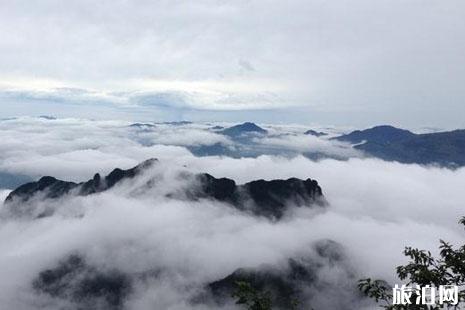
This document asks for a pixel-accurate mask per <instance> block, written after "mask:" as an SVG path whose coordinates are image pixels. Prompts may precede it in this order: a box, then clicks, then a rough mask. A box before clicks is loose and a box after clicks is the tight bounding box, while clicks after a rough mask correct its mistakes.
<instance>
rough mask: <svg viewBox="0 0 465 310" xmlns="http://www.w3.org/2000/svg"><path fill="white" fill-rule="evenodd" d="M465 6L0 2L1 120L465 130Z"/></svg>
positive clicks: (416, 0) (417, 2) (361, 0)
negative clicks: (47, 117) (29, 117)
mask: <svg viewBox="0 0 465 310" xmlns="http://www.w3.org/2000/svg"><path fill="white" fill-rule="evenodd" d="M464 84H465V1H463V0H456V1H431V0H402V1H401V0H379V1H378V0H350V1H344V0H340V1H323V0H321V1H320V0H307V1H271V0H270V1H264V0H262V1H241V0H235V1H203V0H200V1H172V0H171V1H143V0H141V1H122V0H111V1H90V0H89V1H88V0H81V1H59V0H42V1H28V0H15V1H6V0H0V115H1V116H2V117H6V116H13V115H24V114H33V115H35V114H54V115H57V116H85V117H92V118H125V119H128V118H132V119H153V120H167V119H191V120H197V121H211V120H228V121H242V120H253V121H259V122H298V123H322V124H341V125H354V126H368V125H373V124H379V123H391V124H395V125H401V126H404V127H418V126H439V127H443V128H453V127H465V120H464V117H463V115H465V104H464V100H465V87H464V86H463V85H464Z"/></svg>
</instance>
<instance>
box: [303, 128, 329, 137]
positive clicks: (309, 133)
mask: <svg viewBox="0 0 465 310" xmlns="http://www.w3.org/2000/svg"><path fill="white" fill-rule="evenodd" d="M304 134H305V135H310V136H315V137H322V136H326V135H327V133H326V132H322V131H315V130H313V129H309V130H307V131H306V132H304Z"/></svg>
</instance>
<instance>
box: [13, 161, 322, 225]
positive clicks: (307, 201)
mask: <svg viewBox="0 0 465 310" xmlns="http://www.w3.org/2000/svg"><path fill="white" fill-rule="evenodd" d="M156 162H157V160H156V159H150V160H147V161H145V162H143V163H141V164H140V165H138V166H136V167H134V168H131V169H127V170H122V169H115V170H113V171H112V172H111V173H110V174H109V175H107V176H106V177H104V178H102V177H101V176H100V175H99V174H96V175H95V176H94V177H93V179H91V180H89V181H87V182H82V183H74V182H66V181H62V180H58V179H56V178H54V177H50V176H47V177H42V178H41V179H40V180H38V181H37V182H31V183H27V184H24V185H22V186H20V187H18V188H17V189H15V190H14V191H12V192H11V193H10V194H9V195H8V197H7V198H6V200H5V204H6V205H7V207H9V208H10V209H12V210H13V213H14V210H15V208H17V210H20V209H21V205H22V204H26V203H28V201H30V200H31V199H33V198H34V197H37V199H39V200H41V201H43V200H46V199H57V198H60V197H63V196H65V195H68V194H73V195H78V196H87V195H91V194H95V193H99V192H103V191H105V190H108V189H110V188H112V187H114V186H115V185H116V184H118V183H120V182H122V181H124V180H130V179H133V178H135V177H136V176H137V175H138V174H140V173H141V172H143V171H145V170H146V169H148V168H150V167H151V166H152V165H153V164H155V163H156ZM180 178H183V179H185V180H186V181H193V183H192V185H191V186H190V187H187V188H181V189H178V190H176V191H175V192H173V193H167V194H166V196H168V197H172V198H177V199H189V200H199V199H212V200H216V201H220V202H224V203H227V204H230V205H231V206H233V207H235V208H237V209H239V210H241V211H246V212H251V213H253V214H255V215H260V216H266V217H268V218H270V219H279V218H281V217H282V216H283V215H284V214H285V212H286V211H287V210H288V209H289V208H290V207H294V206H297V207H300V206H323V205H325V200H324V197H323V193H322V190H321V187H320V186H319V185H318V182H317V181H315V180H312V179H307V180H301V179H297V178H290V179H287V180H271V181H266V180H256V181H252V182H248V183H245V184H242V185H237V184H236V182H235V181H234V180H231V179H227V178H215V177H213V176H211V175H209V174H206V173H203V174H190V173H184V174H182V175H180ZM189 184H190V183H189ZM146 186H147V187H150V186H162V185H160V184H159V183H157V182H147V184H146ZM179 192H181V194H180V193H179ZM18 213H19V212H18ZM52 213H53V212H51V211H50V210H48V211H47V212H45V213H41V214H40V217H42V216H47V215H51V214H52Z"/></svg>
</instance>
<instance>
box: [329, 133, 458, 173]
mask: <svg viewBox="0 0 465 310" xmlns="http://www.w3.org/2000/svg"><path fill="white" fill-rule="evenodd" d="M333 139H336V140H339V141H345V142H349V143H352V144H358V145H355V146H354V147H355V148H356V149H358V150H361V151H364V152H365V153H367V154H368V155H371V156H374V157H378V158H381V159H383V160H387V161H398V162H401V163H416V164H424V165H428V164H437V165H441V166H446V167H451V168H454V167H460V166H465V130H463V129H460V130H453V131H446V132H435V133H426V134H414V133H412V132H410V131H408V130H404V129H399V128H395V127H392V126H377V127H373V128H370V129H366V130H362V131H360V130H357V131H353V132H351V133H349V134H347V135H342V136H339V137H335V138H333ZM362 142H363V143H362Z"/></svg>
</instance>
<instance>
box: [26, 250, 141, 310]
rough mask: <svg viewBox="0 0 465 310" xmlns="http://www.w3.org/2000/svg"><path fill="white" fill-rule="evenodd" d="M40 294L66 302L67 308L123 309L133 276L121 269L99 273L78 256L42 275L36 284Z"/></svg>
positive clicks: (38, 277) (35, 289) (34, 285)
mask: <svg viewBox="0 0 465 310" xmlns="http://www.w3.org/2000/svg"><path fill="white" fill-rule="evenodd" d="M32 287H33V289H34V291H35V292H36V293H39V294H44V295H46V296H48V297H49V298H51V299H52V300H53V301H60V300H61V301H66V302H67V303H69V307H68V308H67V309H95V310H97V309H98V310H107V309H108V310H110V309H115V310H117V309H122V307H123V303H124V300H125V298H126V297H127V296H128V295H129V294H130V293H131V289H132V283H131V277H130V276H128V275H126V274H124V273H122V272H120V271H118V270H105V271H102V270H99V269H97V268H95V267H92V266H90V265H88V264H87V263H86V261H85V259H84V258H83V257H82V256H80V255H77V254H74V255H70V256H69V257H67V258H66V259H64V260H62V261H60V262H59V263H58V265H57V266H56V267H54V268H51V269H47V270H44V271H42V272H40V273H39V274H38V275H37V277H36V278H35V279H34V280H33V282H32Z"/></svg>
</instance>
